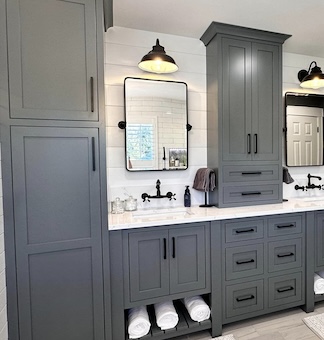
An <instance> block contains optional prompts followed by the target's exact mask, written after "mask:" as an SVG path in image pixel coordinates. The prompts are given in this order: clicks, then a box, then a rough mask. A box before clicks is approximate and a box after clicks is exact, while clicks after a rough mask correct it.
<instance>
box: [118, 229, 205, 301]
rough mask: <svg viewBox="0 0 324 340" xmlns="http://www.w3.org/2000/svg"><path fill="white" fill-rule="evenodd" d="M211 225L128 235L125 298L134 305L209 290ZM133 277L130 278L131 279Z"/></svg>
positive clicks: (155, 230) (146, 231)
mask: <svg viewBox="0 0 324 340" xmlns="http://www.w3.org/2000/svg"><path fill="white" fill-rule="evenodd" d="M208 233H209V227H208V226H207V224H203V223H199V224H190V226H183V227H181V228H180V227H177V228H166V227H156V228H150V229H148V230H141V231H136V230H134V231H129V232H126V233H125V234H124V245H125V247H124V267H125V277H126V285H125V298H126V301H129V303H130V304H132V303H136V302H137V301H143V300H148V299H153V298H157V297H163V296H168V295H177V294H181V293H186V292H191V291H192V292H194V291H199V290H201V291H203V290H206V288H208V287H209V283H208V277H209V275H210V274H209V271H208V265H209V259H208V254H209V246H208V241H207V240H208ZM128 273H129V275H128Z"/></svg>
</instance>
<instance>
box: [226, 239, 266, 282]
mask: <svg viewBox="0 0 324 340" xmlns="http://www.w3.org/2000/svg"><path fill="white" fill-rule="evenodd" d="M263 249H264V248H263V243H259V244H251V245H248V246H241V247H230V248H226V249H225V277H226V280H235V279H239V278H242V277H249V276H253V275H261V274H263V271H264V270H263V268H264V265H263V258H264V256H263V253H264V252H263Z"/></svg>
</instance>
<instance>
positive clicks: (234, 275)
mask: <svg viewBox="0 0 324 340" xmlns="http://www.w3.org/2000/svg"><path fill="white" fill-rule="evenodd" d="M221 225H222V243H223V249H222V253H223V255H222V256H223V260H222V267H223V269H222V286H223V324H226V323H229V322H235V321H238V320H242V319H246V318H249V317H253V316H257V315H260V314H266V313H270V312H274V311H278V310H283V309H286V308H290V307H293V306H300V305H303V304H304V302H305V293H304V290H305V285H304V280H305V251H304V249H305V216H304V214H286V215H277V216H268V217H258V218H242V219H235V220H227V221H222V223H221ZM213 293H214V294H215V292H213Z"/></svg>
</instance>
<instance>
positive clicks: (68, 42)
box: [7, 0, 98, 121]
mask: <svg viewBox="0 0 324 340" xmlns="http://www.w3.org/2000/svg"><path fill="white" fill-rule="evenodd" d="M7 15H8V20H7V23H8V55H9V57H8V60H9V86H10V89H9V90H10V91H9V92H10V117H11V118H34V119H59V120H94V121H97V120H98V104H97V102H96V100H95V98H96V97H97V86H96V81H97V77H96V74H97V52H96V17H95V15H96V13H95V1H94V0H69V1H67V0H60V1H57V0H9V1H7Z"/></svg>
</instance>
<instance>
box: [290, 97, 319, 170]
mask: <svg viewBox="0 0 324 340" xmlns="http://www.w3.org/2000/svg"><path fill="white" fill-rule="evenodd" d="M285 102H286V127H285V133H286V164H287V165H288V166H314V165H323V164H324V162H323V116H324V115H323V108H324V96H323V95H319V94H311V93H293V92H291V93H288V92H287V93H286V96H285Z"/></svg>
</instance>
